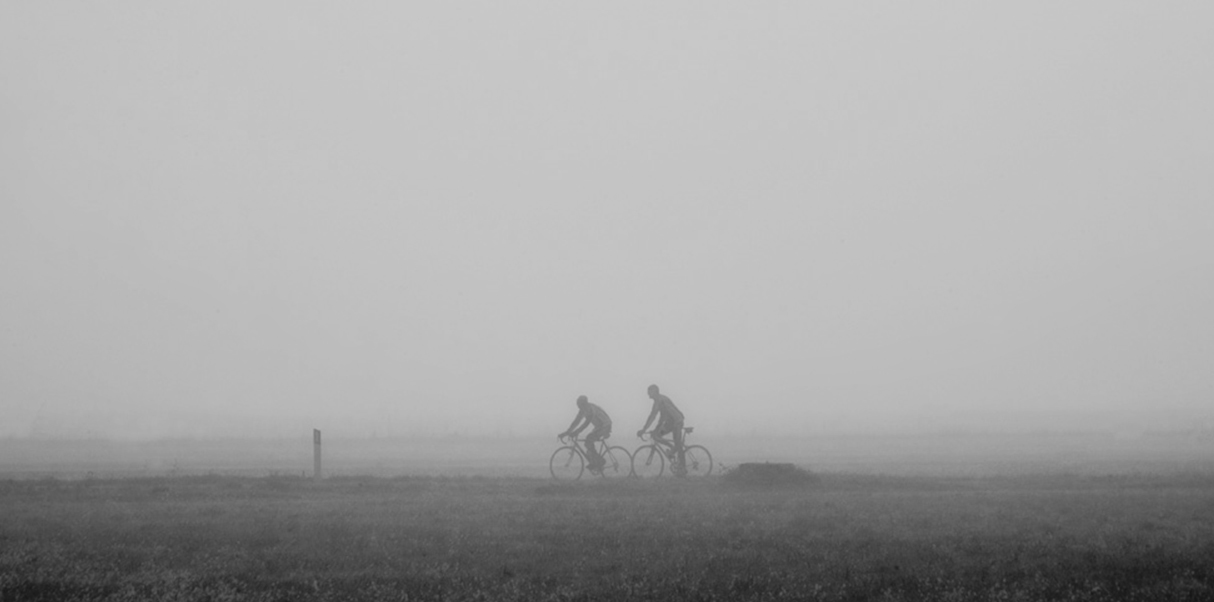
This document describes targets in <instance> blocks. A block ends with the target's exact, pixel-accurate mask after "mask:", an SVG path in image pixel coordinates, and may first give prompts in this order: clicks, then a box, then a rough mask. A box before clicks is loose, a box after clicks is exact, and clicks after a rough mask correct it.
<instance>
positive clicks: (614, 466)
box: [548, 437, 632, 481]
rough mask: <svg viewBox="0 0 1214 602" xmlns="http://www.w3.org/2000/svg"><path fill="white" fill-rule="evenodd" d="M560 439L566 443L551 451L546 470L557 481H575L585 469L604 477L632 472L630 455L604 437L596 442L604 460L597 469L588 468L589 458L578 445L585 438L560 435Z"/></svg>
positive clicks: (621, 475)
mask: <svg viewBox="0 0 1214 602" xmlns="http://www.w3.org/2000/svg"><path fill="white" fill-rule="evenodd" d="M561 441H564V442H566V445H563V446H561V447H559V448H557V450H556V451H554V452H552V458H551V459H549V460H548V471H549V472H551V473H552V478H554V479H556V480H558V481H576V480H578V479H580V478H582V473H583V472H586V471H589V472H590V474H592V475H595V476H599V477H605V478H619V477H626V476H628V475H629V474H630V473H631V472H632V455H631V454H629V453H628V450H626V449H624V448H622V447H619V446H609V445H607V439H606V438H603V439H602V440H600V441H599V443H598V447H597V449H598V452H599V454H601V455H602V456H603V459H604V460H606V463H605V464H603V467H602V468H598V469H591V468H589V466H590V458H587V457H586V452H584V451H582V447H581V446H580V445H578V443H582V442H584V441H585V439H578V438H575V437H562V438H561Z"/></svg>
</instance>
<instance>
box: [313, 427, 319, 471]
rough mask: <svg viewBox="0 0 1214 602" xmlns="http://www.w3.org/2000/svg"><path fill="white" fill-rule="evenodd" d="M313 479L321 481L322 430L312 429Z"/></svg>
mask: <svg viewBox="0 0 1214 602" xmlns="http://www.w3.org/2000/svg"><path fill="white" fill-rule="evenodd" d="M312 478H313V479H315V480H317V481H319V480H320V429H312Z"/></svg>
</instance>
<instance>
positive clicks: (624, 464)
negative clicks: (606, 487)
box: [599, 446, 632, 479]
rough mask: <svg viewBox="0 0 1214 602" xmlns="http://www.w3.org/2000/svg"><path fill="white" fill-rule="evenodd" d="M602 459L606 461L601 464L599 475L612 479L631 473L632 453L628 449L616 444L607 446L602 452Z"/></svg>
mask: <svg viewBox="0 0 1214 602" xmlns="http://www.w3.org/2000/svg"><path fill="white" fill-rule="evenodd" d="M603 459H604V460H606V461H607V463H606V464H604V465H603V471H602V472H600V473H599V475H600V476H603V477H606V478H611V479H614V478H619V477H626V476H628V475H630V474H632V454H630V453H628V450H626V449H624V448H622V447H618V446H617V447H608V448H607V449H606V450H605V451H604V452H603Z"/></svg>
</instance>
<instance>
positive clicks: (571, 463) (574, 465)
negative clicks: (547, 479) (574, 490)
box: [548, 445, 586, 481]
mask: <svg viewBox="0 0 1214 602" xmlns="http://www.w3.org/2000/svg"><path fill="white" fill-rule="evenodd" d="M585 469H586V460H585V459H584V458H582V453H581V452H579V451H578V449H577V448H576V447H573V446H572V445H566V446H565V447H561V448H557V450H556V451H554V452H552V458H551V459H549V460H548V471H549V472H551V473H552V478H554V479H556V480H558V481H576V480H578V479H580V478H582V471H583V470H585Z"/></svg>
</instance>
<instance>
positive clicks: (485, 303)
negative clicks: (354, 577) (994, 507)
mask: <svg viewBox="0 0 1214 602" xmlns="http://www.w3.org/2000/svg"><path fill="white" fill-rule="evenodd" d="M306 4H307V3H300V2H283V3H279V4H277V5H275V4H273V3H270V2H261V3H246V2H231V3H218V2H215V3H160V2H105V3H85V2H6V3H3V4H2V5H0V436H25V435H39V436H48V435H52V434H70V435H80V434H82V433H88V434H91V435H92V436H115V437H132V436H134V437H162V436H183V435H189V436H210V435H233V434H237V435H241V436H250V435H260V434H265V435H274V436H281V435H283V434H289V433H297V432H298V433H304V434H305V436H306V435H307V433H310V429H311V428H313V427H316V428H322V429H329V430H330V431H332V432H338V433H350V434H357V435H367V434H372V433H375V434H381V435H383V434H410V433H450V432H464V433H473V434H485V433H515V434H520V433H543V434H549V433H550V434H553V435H554V434H555V433H556V432H558V431H559V430H562V429H564V428H565V427H566V426H567V425H568V422H569V421H570V420H571V419H572V418H573V414H574V412H575V411H576V408H575V407H574V403H573V402H574V399H575V398H576V396H577V395H579V394H587V395H589V396H590V398H591V400H592V401H596V402H598V403H600V404H601V405H603V406H604V408H605V409H606V410H607V411H608V412H609V413H610V414H611V415H612V417H613V418H614V420H615V423H616V430H617V434H630V433H631V432H633V431H635V430H636V429H637V428H640V426H641V423H642V422H643V421H644V419H645V417H646V415H647V412H648V410H649V400H648V399H647V398H646V396H645V387H646V386H647V385H649V384H650V383H658V384H659V385H661V386H662V388H663V390H664V391H665V392H667V393H668V394H669V395H670V396H671V397H672V398H673V399H674V401H675V403H676V404H678V405H679V406H680V407H681V408H682V410H683V411H684V413H685V414H686V415H687V417H688V424H691V425H695V426H700V427H701V428H702V429H704V430H707V431H708V432H717V433H726V432H750V431H755V432H780V433H790V432H793V433H795V432H800V431H805V432H811V433H815V432H824V431H825V432H829V431H830V430H831V429H857V428H870V427H871V428H878V427H888V426H889V425H891V424H892V425H911V426H914V427H916V428H929V429H930V428H933V427H936V426H939V425H947V424H954V423H957V422H958V421H962V422H966V424H975V423H980V424H982V425H985V428H998V427H1000V426H1005V425H1007V424H1011V423H1016V421H1018V420H1022V419H1024V420H1027V419H1028V418H1026V417H1034V418H1033V420H1045V421H1048V420H1051V418H1049V416H1054V415H1059V416H1061V415H1070V416H1074V415H1084V414H1085V413H1091V412H1132V411H1139V412H1145V411H1147V410H1152V411H1153V410H1156V409H1159V410H1160V411H1163V410H1168V411H1171V410H1193V411H1198V410H1203V409H1205V408H1210V407H1214V370H1212V369H1211V367H1212V366H1214V168H1212V166H1214V110H1211V107H1214V36H1212V35H1211V33H1210V23H1211V22H1214V5H1212V4H1210V3H1208V2H1191V3H1182V2H1174V3H1148V2H1104V1H1102V2H1066V3H1058V2H1015V3H1001V4H1000V5H994V4H991V3H960V2H958V3H914V4H906V3H897V4H894V3H883V4H873V3H851V2H848V3H835V4H831V5H825V3H728V4H727V3H714V2H695V3H657V4H655V3H607V4H602V3H598V4H589V3H555V2H553V3H543V4H537V3H500V2H495V3H489V2H483V3H482V2H477V3H455V2H441V3H396V2H384V3H382V4H377V5H375V4H372V3H369V2H368V3H357V6H351V5H349V4H339V3H315V4H307V5H306ZM629 436H630V435H629Z"/></svg>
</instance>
